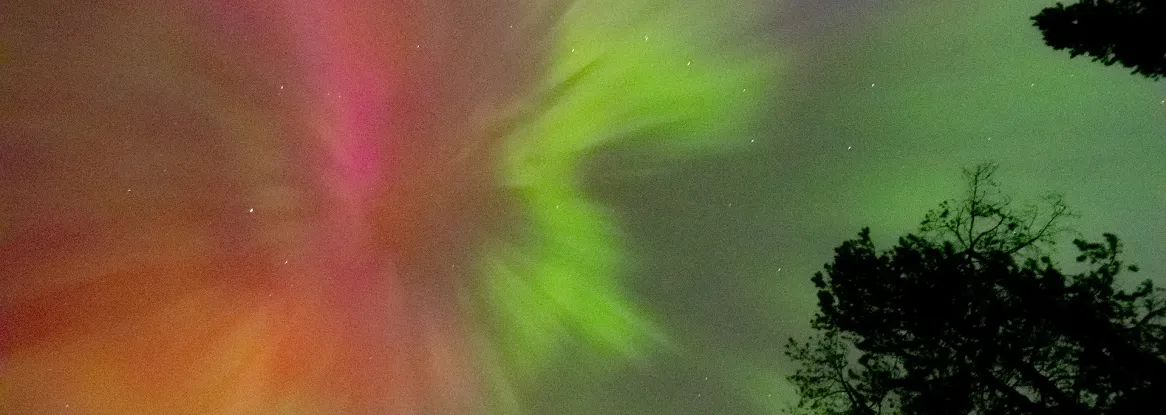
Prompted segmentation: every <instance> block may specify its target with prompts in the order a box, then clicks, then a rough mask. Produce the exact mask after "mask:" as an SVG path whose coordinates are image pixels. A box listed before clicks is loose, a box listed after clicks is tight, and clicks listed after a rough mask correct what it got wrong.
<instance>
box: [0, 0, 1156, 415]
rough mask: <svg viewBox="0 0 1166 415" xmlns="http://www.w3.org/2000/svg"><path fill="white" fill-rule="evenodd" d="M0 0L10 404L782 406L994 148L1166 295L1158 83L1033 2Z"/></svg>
mask: <svg viewBox="0 0 1166 415" xmlns="http://www.w3.org/2000/svg"><path fill="white" fill-rule="evenodd" d="M11 3H12V4H4V5H2V6H0V412H3V413H78V414H126V413H142V414H147V413H149V414H157V413H235V414H260V413H262V414H267V413H304V414H329V413H540V414H541V413H546V414H564V413H627V414H673V413H693V414H707V413H726V414H765V413H777V411H778V410H779V409H780V408H782V407H783V406H784V405H785V404H786V403H787V402H788V401H789V400H790V399H791V398H792V389H791V387H790V386H789V385H788V384H786V383H785V381H784V377H785V376H787V375H788V374H790V373H791V371H792V368H791V367H790V365H789V364H788V362H786V361H785V360H784V357H783V356H782V350H783V349H782V346H783V345H784V343H785V340H786V339H787V338H788V337H790V336H795V337H797V336H804V335H806V334H808V320H809V319H810V318H811V316H812V314H813V312H814V311H815V308H816V304H815V295H814V290H813V287H812V285H811V284H810V282H809V278H810V277H811V276H812V274H813V273H814V272H815V271H817V270H819V269H820V268H821V267H822V265H823V264H824V263H825V262H827V261H829V260H830V258H831V255H832V248H833V247H835V246H837V245H838V244H839V243H841V242H842V241H843V240H845V239H847V238H850V237H852V236H854V235H855V234H856V233H857V232H858V231H859V230H860V229H861V228H862V227H863V226H870V227H871V228H872V235H873V236H874V237H875V240H876V242H878V243H881V244H882V246H884V247H885V246H889V244H890V243H892V242H893V241H894V239H895V238H896V237H897V236H899V235H901V234H904V233H906V232H910V231H913V230H914V229H915V228H916V227H917V225H918V223H919V221H920V220H921V219H922V217H923V215H924V213H926V211H927V210H928V209H930V208H932V207H935V206H936V205H937V204H938V203H939V202H940V201H942V200H944V199H948V198H953V197H959V196H960V195H961V194H962V190H963V188H962V185H963V183H962V181H961V176H960V170H961V169H963V168H965V167H969V166H972V165H975V164H977V163H981V162H985V161H992V162H996V163H998V164H999V165H1000V170H999V177H998V178H999V180H1000V181H1001V182H1002V183H1003V185H1004V188H1005V189H1006V190H1007V191H1008V192H1010V193H1011V194H1013V195H1014V196H1015V198H1016V199H1017V201H1018V202H1026V201H1031V202H1037V201H1038V200H1039V197H1040V196H1041V195H1043V194H1046V193H1050V192H1058V193H1061V194H1064V195H1065V197H1066V201H1067V203H1068V204H1069V206H1070V207H1071V208H1072V209H1073V210H1074V211H1075V212H1076V213H1077V214H1078V215H1079V217H1078V218H1076V219H1075V220H1074V222H1073V224H1074V225H1075V227H1076V229H1077V230H1079V231H1080V236H1084V237H1087V238H1093V239H1097V238H1099V237H1100V234H1101V233H1102V232H1113V233H1116V234H1118V235H1119V236H1120V237H1121V238H1122V240H1123V241H1124V243H1125V244H1126V248H1127V258H1128V259H1129V261H1130V262H1132V263H1136V264H1138V265H1139V266H1140V267H1141V268H1142V271H1141V272H1140V273H1139V274H1136V275H1137V276H1138V277H1139V278H1154V279H1155V280H1157V281H1164V282H1166V279H1164V278H1163V275H1166V256H1163V255H1162V254H1161V250H1160V249H1159V248H1158V247H1160V246H1163V244H1164V243H1166V240H1164V236H1166V209H1163V206H1166V163H1162V161H1161V160H1162V157H1163V155H1166V87H1164V86H1163V84H1161V83H1155V82H1153V81H1150V80H1146V79H1144V78H1140V77H1136V76H1133V75H1130V74H1129V73H1128V71H1126V70H1124V69H1121V68H1117V67H1104V66H1102V65H1100V64H1096V63H1092V62H1089V61H1087V60H1084V59H1080V58H1078V59H1073V60H1070V59H1069V58H1068V54H1067V53H1063V52H1057V51H1053V50H1051V49H1050V48H1048V47H1046V46H1045V45H1044V44H1043V42H1042V40H1041V37H1040V33H1039V32H1038V31H1037V30H1036V29H1035V28H1033V27H1032V26H1031V24H1030V22H1029V20H1028V17H1029V16H1031V15H1033V14H1035V13H1036V12H1038V11H1039V10H1040V9H1041V8H1042V7H1045V6H1049V5H1051V2H1044V1H1028V0H1026V1H1017V2H1006V3H1001V2H990V1H982V0H975V1H964V2H939V1H905V0H879V1H864V2H857V1H844V0H831V1H810V0H785V1H777V2H774V1H766V2H759V1H732V2H719V1H708V0H689V1H682V2H666V1H657V0H630V1H623V2H599V1H582V0H581V1H576V2H569V1H542V0H520V1H483V2H462V1H458V2H453V1H450V2H443V1H437V0H429V1H405V0H383V1H363V0H353V1H350V0H343V1H325V0H303V1H299V0H274V1H264V0H254V1H226V0H218V1H190V2H185V1H180V2H166V1H160V0H153V1H151V0H136V1H130V2H100V1H95V2H73V1H53V0H49V1H36V2H32V1H25V2H19V1H18V2H11ZM1073 236H1076V235H1066V236H1065V239H1066V242H1067V240H1068V239H1070V238H1072V237H1073ZM1060 246H1061V247H1062V248H1061V251H1060V252H1059V253H1058V255H1059V256H1066V257H1067V255H1068V254H1069V253H1071V252H1070V251H1069V249H1068V248H1069V246H1070V245H1068V244H1062V245H1060Z"/></svg>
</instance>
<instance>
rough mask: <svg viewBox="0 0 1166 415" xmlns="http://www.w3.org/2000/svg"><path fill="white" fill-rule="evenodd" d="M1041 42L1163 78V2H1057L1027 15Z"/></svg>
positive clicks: (1165, 61)
mask: <svg viewBox="0 0 1166 415" xmlns="http://www.w3.org/2000/svg"><path fill="white" fill-rule="evenodd" d="M1032 21H1033V25H1035V26H1036V27H1037V28H1039V29H1040V31H1041V33H1042V34H1043V35H1044V40H1045V44H1047V45H1049V46H1050V47H1052V48H1053V49H1056V50H1063V49H1068V50H1069V56H1070V57H1071V58H1074V57H1077V56H1080V55H1089V56H1090V57H1092V58H1093V61H1095V62H1101V63H1104V64H1105V65H1106V66H1109V65H1113V64H1115V63H1120V64H1121V65H1122V66H1125V67H1127V68H1132V69H1133V73H1135V74H1139V75H1142V76H1145V77H1147V78H1150V79H1154V80H1157V79H1160V78H1161V77H1162V76H1166V0H1079V1H1078V2H1077V3H1075V4H1072V5H1069V6H1065V5H1064V4H1062V3H1057V4H1056V5H1055V6H1053V7H1048V8H1045V9H1044V10H1041V12H1040V13H1038V14H1037V15H1036V16H1033V17H1032Z"/></svg>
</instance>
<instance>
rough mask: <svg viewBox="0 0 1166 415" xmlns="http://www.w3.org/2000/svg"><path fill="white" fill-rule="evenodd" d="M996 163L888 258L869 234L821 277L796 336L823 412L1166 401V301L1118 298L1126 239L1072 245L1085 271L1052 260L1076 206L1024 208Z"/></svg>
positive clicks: (795, 353) (802, 409)
mask: <svg viewBox="0 0 1166 415" xmlns="http://www.w3.org/2000/svg"><path fill="white" fill-rule="evenodd" d="M994 173H995V167H994V166H992V165H981V166H978V167H976V168H974V169H971V170H966V171H965V174H966V176H967V178H968V182H969V192H968V194H967V195H966V197H965V198H964V199H963V200H958V201H948V202H944V203H942V204H941V205H940V207H939V209H937V210H933V211H931V212H929V213H928V214H927V215H926V216H925V218H924V220H923V223H922V226H921V230H920V232H919V233H918V234H908V235H906V236H904V237H902V238H900V239H899V241H898V244H897V245H896V246H894V247H893V248H891V249H890V250H886V251H881V252H880V251H878V250H876V249H875V246H874V244H873V243H872V242H871V239H870V231H869V229H863V230H862V231H861V232H860V233H859V234H858V238H857V239H853V240H849V241H846V242H844V243H843V244H842V245H841V246H839V247H838V248H836V249H835V257H834V261H833V262H832V263H830V264H827V265H826V266H825V273H822V272H819V273H817V274H815V275H814V277H813V278H812V281H813V283H814V285H815V286H816V287H817V288H818V299H819V307H820V311H819V312H818V313H817V315H816V316H815V317H814V319H813V320H812V325H813V327H814V329H815V330H816V331H817V334H816V335H814V336H811V337H810V338H809V339H807V340H805V341H798V340H795V339H792V338H791V339H789V343H788V345H787V348H786V355H787V356H789V357H790V358H791V359H792V360H793V361H794V362H796V363H798V364H799V366H800V368H799V369H798V370H797V371H796V372H795V373H794V374H793V375H792V376H790V377H789V379H790V381H791V382H792V383H793V384H794V385H795V386H796V387H797V388H798V391H799V394H800V401H799V402H798V403H797V405H796V407H794V408H792V412H797V413H814V414H1125V413H1136V412H1135V408H1151V407H1152V406H1149V405H1150V404H1155V403H1157V402H1156V399H1157V398H1158V397H1159V396H1162V395H1161V394H1162V393H1164V392H1166V389H1164V388H1166V318H1164V317H1166V299H1164V298H1163V296H1162V293H1161V289H1156V288H1155V287H1154V285H1153V284H1152V283H1151V282H1150V281H1148V280H1147V281H1145V282H1143V283H1142V284H1141V285H1140V286H1138V288H1137V289H1136V290H1134V291H1132V292H1126V291H1123V290H1120V289H1117V288H1115V286H1114V285H1115V278H1116V277H1117V276H1118V275H1119V273H1120V272H1122V271H1125V270H1129V271H1137V269H1136V267H1133V266H1126V265H1124V264H1123V262H1122V261H1121V259H1120V254H1121V243H1120V242H1119V241H1118V239H1117V237H1116V236H1113V235H1111V234H1105V240H1104V242H1100V243H1090V242H1085V241H1082V240H1076V241H1074V243H1075V244H1076V246H1077V248H1078V249H1079V250H1080V253H1081V254H1080V256H1079V257H1078V258H1077V261H1078V262H1080V263H1081V264H1082V265H1083V268H1084V269H1085V271H1083V272H1080V273H1077V274H1072V275H1070V274H1066V273H1065V272H1062V271H1061V270H1060V269H1058V267H1057V264H1055V263H1054V262H1053V261H1052V260H1051V259H1049V257H1048V256H1047V255H1046V254H1045V251H1047V250H1048V248H1049V247H1050V245H1051V244H1052V243H1053V237H1054V236H1055V235H1057V234H1059V233H1061V232H1063V231H1064V230H1065V228H1064V227H1063V226H1062V225H1063V222H1064V219H1065V218H1066V217H1067V215H1068V210H1067V208H1066V207H1065V205H1064V204H1063V203H1062V202H1061V200H1060V199H1059V198H1057V197H1050V198H1048V199H1047V202H1048V203H1047V206H1045V207H1044V208H1014V207H1013V205H1012V203H1011V200H1010V199H1009V198H1007V197H1006V196H1004V195H1002V194H1001V193H1000V192H999V191H998V186H997V185H996V183H995V182H994V181H993V175H994Z"/></svg>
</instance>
